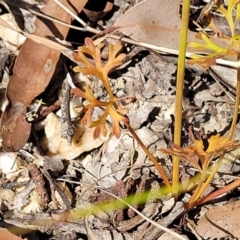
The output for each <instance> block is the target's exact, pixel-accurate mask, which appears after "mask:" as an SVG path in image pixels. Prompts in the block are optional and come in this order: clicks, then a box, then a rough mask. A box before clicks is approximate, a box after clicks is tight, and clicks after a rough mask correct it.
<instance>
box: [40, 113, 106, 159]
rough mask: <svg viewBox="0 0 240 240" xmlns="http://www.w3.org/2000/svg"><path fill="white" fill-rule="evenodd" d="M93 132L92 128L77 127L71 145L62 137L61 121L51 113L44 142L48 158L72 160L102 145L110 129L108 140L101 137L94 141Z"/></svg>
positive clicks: (48, 117)
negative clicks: (55, 157)
mask: <svg viewBox="0 0 240 240" xmlns="http://www.w3.org/2000/svg"><path fill="white" fill-rule="evenodd" d="M93 131H94V129H92V128H88V127H86V128H85V127H81V126H80V125H76V126H75V133H74V136H73V140H72V144H71V145H69V144H68V142H67V140H66V139H64V138H62V137H61V135H62V133H61V121H60V119H58V118H57V116H56V115H55V114H54V113H50V114H49V115H48V116H47V123H46V126H45V133H46V137H45V138H44V139H43V140H42V146H43V147H44V148H45V149H46V150H47V155H48V156H54V155H59V157H60V158H62V159H67V160H72V159H74V158H76V157H77V156H79V155H80V154H82V153H83V152H88V151H90V150H92V149H94V148H97V147H99V146H100V145H102V144H103V143H104V142H105V140H106V139H108V136H109V134H110V131H109V128H107V136H106V138H103V137H99V138H98V139H96V140H94V141H93Z"/></svg>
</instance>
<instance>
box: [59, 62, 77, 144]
mask: <svg viewBox="0 0 240 240" xmlns="http://www.w3.org/2000/svg"><path fill="white" fill-rule="evenodd" d="M65 68H66V66H65ZM68 78H71V77H70V74H69V73H67V77H66V78H65V79H64V81H63V84H62V101H61V128H62V137H63V138H65V139H66V140H67V141H68V143H69V144H71V142H72V138H73V135H74V133H75V129H74V127H73V125H72V122H71V118H70V110H69V107H70V88H71V87H70V85H69V83H68Z"/></svg>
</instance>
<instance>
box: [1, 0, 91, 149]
mask: <svg viewBox="0 0 240 240" xmlns="http://www.w3.org/2000/svg"><path fill="white" fill-rule="evenodd" d="M85 3H86V0H81V1H74V3H69V2H68V1H67V0H64V1H62V4H64V5H66V6H67V7H68V8H69V9H70V10H72V11H74V10H76V9H77V10H78V11H80V10H81V9H82V8H83V7H84V5H85ZM42 12H43V13H44V14H46V15H51V16H52V17H54V18H57V19H60V20H62V21H64V22H66V23H71V20H72V18H71V16H70V15H69V14H68V13H66V12H65V11H64V10H63V9H62V8H60V7H59V6H58V5H57V4H56V3H55V2H54V1H50V0H49V1H47V4H46V6H45V7H44V8H43V9H42ZM46 23H47V24H46ZM35 25H36V31H35V33H34V34H35V35H36V36H42V37H43V36H55V37H58V38H60V39H62V38H65V37H66V35H67V33H68V27H66V26H63V25H60V24H53V23H52V22H51V21H47V20H44V22H43V21H41V20H39V19H37V20H36V22H35ZM59 56H60V51H57V50H54V49H51V48H49V47H46V46H44V45H39V44H37V43H36V42H34V41H33V40H31V39H27V40H26V41H25V43H24V44H23V47H22V48H21V51H20V53H19V56H18V58H17V60H16V63H15V66H14V74H13V76H12V77H11V79H10V82H9V84H8V88H7V93H6V96H7V98H8V100H9V102H10V104H9V105H8V107H7V108H6V110H5V112H4V113H3V115H2V119H1V126H0V127H1V135H2V139H3V142H2V144H3V148H4V150H5V151H17V150H19V149H21V148H22V147H23V146H24V144H25V143H26V141H27V140H28V138H29V135H30V131H31V124H30V123H28V122H27V121H26V118H25V113H26V107H27V106H28V105H29V104H30V103H31V101H32V100H33V99H34V98H35V97H36V96H38V95H39V94H40V93H41V92H43V91H44V90H45V88H46V87H47V85H48V83H49V81H50V79H51V77H52V75H53V73H54V70H55V66H56V64H57V62H58V59H59Z"/></svg>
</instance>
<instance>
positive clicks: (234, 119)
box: [228, 55, 240, 138]
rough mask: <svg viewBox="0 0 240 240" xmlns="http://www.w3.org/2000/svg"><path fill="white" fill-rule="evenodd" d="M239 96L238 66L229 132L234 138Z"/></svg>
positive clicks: (239, 75)
mask: <svg viewBox="0 0 240 240" xmlns="http://www.w3.org/2000/svg"><path fill="white" fill-rule="evenodd" d="M237 60H238V61H240V55H238V58H237ZM239 98H240V69H239V68H237V86H236V99H235V106H234V113H233V120H232V124H231V128H230V130H229V134H228V136H229V138H232V136H233V133H234V130H235V127H236V124H237V119H238V110H239Z"/></svg>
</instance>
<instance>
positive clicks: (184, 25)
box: [172, 0, 190, 198]
mask: <svg viewBox="0 0 240 240" xmlns="http://www.w3.org/2000/svg"><path fill="white" fill-rule="evenodd" d="M189 10H190V0H183V9H182V22H181V32H180V43H179V56H178V70H177V86H176V89H177V90H176V106H175V108H176V110H175V126H174V143H176V144H178V145H181V131H182V99H183V85H184V74H185V58H186V47H187V34H188V23H189ZM179 162H180V159H179V157H176V156H174V157H173V172H172V193H173V196H174V197H175V198H177V197H178V191H179Z"/></svg>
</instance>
